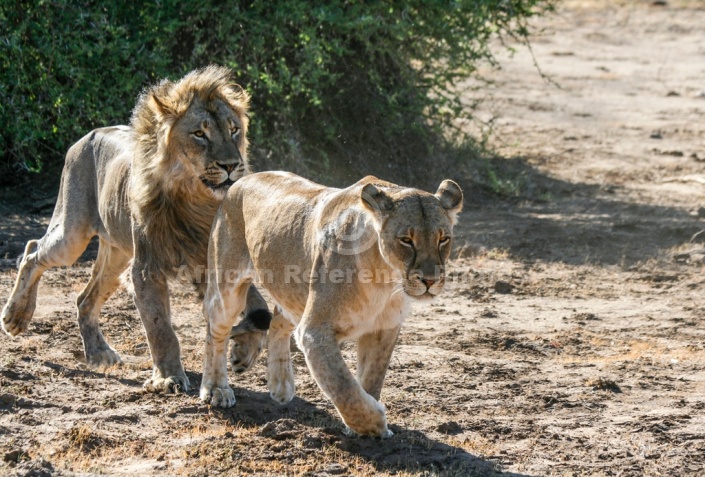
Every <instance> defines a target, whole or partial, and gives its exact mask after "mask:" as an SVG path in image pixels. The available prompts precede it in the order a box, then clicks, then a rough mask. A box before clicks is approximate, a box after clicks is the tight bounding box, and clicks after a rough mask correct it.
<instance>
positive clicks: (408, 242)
mask: <svg viewBox="0 0 705 477" xmlns="http://www.w3.org/2000/svg"><path fill="white" fill-rule="evenodd" d="M399 241H400V242H401V244H402V245H406V246H407V247H410V246H412V245H414V240H413V239H412V238H411V237H399Z"/></svg>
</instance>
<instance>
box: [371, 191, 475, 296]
mask: <svg viewBox="0 0 705 477" xmlns="http://www.w3.org/2000/svg"><path fill="white" fill-rule="evenodd" d="M408 191H409V189H406V190H404V189H402V190H401V191H400V192H397V193H395V191H393V190H391V191H380V190H379V189H377V188H375V189H374V191H372V192H373V193H374V192H376V193H377V196H376V197H375V199H374V200H375V202H374V203H375V204H376V205H377V207H378V210H376V211H375V212H376V214H377V215H378V217H379V218H380V219H381V220H380V221H379V222H378V223H379V224H380V229H379V238H380V242H379V245H380V252H381V253H382V255H383V257H384V259H385V260H386V261H387V263H389V264H390V265H391V266H392V267H393V268H394V270H395V271H396V272H397V273H398V274H399V275H400V286H401V288H402V290H403V291H404V293H406V294H407V295H409V296H410V297H412V298H415V299H419V300H426V299H432V298H434V297H436V296H437V295H438V294H439V293H440V292H441V291H442V290H443V287H444V285H445V278H446V276H445V266H446V261H447V260H448V257H449V256H450V252H451V242H452V238H453V225H454V224H455V216H456V215H457V213H458V212H460V209H461V208H462V200H463V199H462V197H463V196H462V192H461V190H460V187H458V185H457V184H456V183H455V182H453V181H449V180H446V181H443V183H442V184H441V187H440V188H439V189H438V192H437V193H436V194H435V195H432V194H428V193H424V192H421V191H417V190H413V192H411V193H409V192H408ZM367 192H368V193H369V192H371V191H370V190H369V189H368V190H367ZM363 194H364V192H363ZM364 199H365V198H364V196H363V200H364Z"/></svg>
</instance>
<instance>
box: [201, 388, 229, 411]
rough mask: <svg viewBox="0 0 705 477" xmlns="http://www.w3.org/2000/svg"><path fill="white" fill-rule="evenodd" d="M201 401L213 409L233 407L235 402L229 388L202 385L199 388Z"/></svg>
mask: <svg viewBox="0 0 705 477" xmlns="http://www.w3.org/2000/svg"><path fill="white" fill-rule="evenodd" d="M201 400H202V401H203V402H205V403H206V404H210V405H211V406H213V407H222V408H228V407H233V406H234V405H235V403H236V402H237V401H236V399H235V393H234V392H233V390H232V389H231V388H230V386H228V387H226V388H223V387H213V386H209V385H203V386H201Z"/></svg>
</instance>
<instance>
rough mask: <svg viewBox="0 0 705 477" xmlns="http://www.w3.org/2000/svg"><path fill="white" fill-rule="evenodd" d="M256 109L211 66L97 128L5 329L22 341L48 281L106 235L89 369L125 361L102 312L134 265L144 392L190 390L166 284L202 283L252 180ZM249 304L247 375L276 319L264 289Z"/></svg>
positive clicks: (69, 169)
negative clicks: (188, 278) (226, 201)
mask: <svg viewBox="0 0 705 477" xmlns="http://www.w3.org/2000/svg"><path fill="white" fill-rule="evenodd" d="M248 105H249V96H248V94H247V93H246V92H245V91H243V90H242V88H240V87H239V86H238V85H236V84H234V83H233V81H232V78H231V72H230V70H228V69H226V68H222V67H215V66H210V67H207V68H204V69H201V70H196V71H193V72H191V73H189V74H188V75H186V76H185V77H184V78H182V79H181V80H180V81H178V82H176V83H174V82H171V81H168V80H164V81H162V82H160V83H159V84H157V85H155V86H153V87H151V88H149V89H147V90H145V91H144V92H143V93H142V94H141V95H140V97H139V99H138V101H137V105H136V106H135V109H134V111H133V114H132V120H131V125H130V126H129V127H128V126H115V127H107V128H102V129H96V130H94V131H92V132H91V133H89V134H88V135H86V136H85V137H84V138H82V139H81V140H80V141H78V142H77V143H76V144H74V145H73V146H72V147H71V148H70V149H69V151H68V153H67V155H66V162H65V165H64V170H63V173H62V176H61V185H60V188H59V196H58V199H57V202H56V208H55V209H54V214H53V216H52V219H51V222H50V224H49V228H48V230H47V232H46V234H45V235H44V237H43V238H42V239H41V240H38V241H37V240H31V241H29V242H28V243H27V246H26V248H25V253H24V257H23V259H22V262H21V264H20V268H19V273H18V275H17V281H16V282H15V287H14V289H13V290H12V294H11V295H10V298H9V300H8V302H7V304H6V305H5V307H4V308H3V310H2V327H3V329H4V330H5V331H6V332H7V333H9V334H10V335H13V336H14V335H17V334H18V333H21V332H23V331H24V330H25V329H26V328H27V325H28V323H29V321H30V320H31V318H32V315H33V313H34V309H35V303H36V299H37V288H38V285H39V279H40V277H41V275H42V273H43V272H44V271H45V270H46V269H48V268H50V267H57V266H62V265H71V264H72V263H73V262H74V261H75V260H76V259H77V258H78V257H79V256H80V255H81V254H82V253H83V251H84V250H85V248H86V246H87V245H88V242H89V240H90V239H91V238H92V237H93V236H95V235H98V236H99V237H100V246H99V249H98V257H97V258H96V261H95V264H94V266H93V272H92V276H91V279H90V281H89V282H88V285H87V286H86V288H85V289H84V290H83V291H82V292H81V294H80V295H79V296H78V300H77V305H78V324H79V328H80V331H81V337H82V339H83V346H84V351H85V354H86V359H87V361H88V363H89V364H92V365H111V364H114V363H117V362H119V361H120V357H119V356H118V354H117V353H116V352H115V350H113V349H112V348H111V347H110V345H108V343H107V342H106V340H105V338H104V337H103V334H102V332H101V330H100V325H99V313H100V309H101V308H102V306H103V304H104V303H105V301H106V300H107V299H108V298H109V297H110V295H111V294H112V293H113V292H114V291H115V289H116V288H117V287H118V285H119V281H120V280H119V276H120V274H121V273H122V272H123V271H124V270H125V269H126V268H127V267H128V265H130V260H132V263H131V278H132V284H133V287H134V296H135V303H136V305H137V309H138V311H139V314H140V317H141V318H142V322H143V324H144V328H145V331H146V333H147V339H148V341H149V349H150V352H151V355H152V360H153V362H154V371H153V374H152V377H151V378H150V379H148V380H147V382H146V383H145V385H144V387H145V389H147V390H149V391H172V390H176V389H181V390H184V391H185V390H188V385H189V381H188V378H187V377H186V374H185V373H184V369H183V366H182V364H181V352H180V348H179V342H178V339H177V337H176V334H175V333H174V330H173V329H172V326H171V318H170V311H169V290H168V286H167V280H168V279H170V278H173V277H174V276H175V275H177V272H178V271H183V270H186V271H188V272H189V273H192V274H194V273H195V274H196V281H198V279H200V278H201V276H202V275H203V270H204V267H205V264H206V255H207V247H208V245H207V244H208V236H209V233H210V228H211V223H212V221H213V217H214V215H215V211H216V210H217V208H218V206H219V205H220V203H221V201H222V200H223V197H225V193H226V191H227V189H228V187H230V185H231V184H233V183H234V182H235V181H237V180H238V179H239V178H240V177H242V176H243V175H245V174H246V173H248V163H247V156H246V153H247V145H248V142H247V125H248V118H247V109H248ZM247 298H248V299H247V303H248V306H247V313H248V314H247V316H248V318H246V319H245V320H244V321H243V325H242V327H241V328H240V330H239V335H240V336H241V337H242V341H243V343H244V344H245V346H240V347H238V349H237V350H236V351H237V352H236V356H234V360H235V361H238V360H239V361H240V363H234V364H242V367H248V366H249V365H250V364H251V362H252V361H253V360H254V357H256V353H258V352H259V349H258V348H259V345H258V344H259V343H261V342H262V340H263V339H264V337H265V332H264V331H260V330H258V329H257V328H266V326H267V324H268V323H269V318H270V317H271V315H270V314H269V311H268V310H267V305H266V303H265V302H264V300H263V299H262V297H261V296H260V295H259V293H257V290H256V289H254V287H253V288H252V289H251V291H250V292H249V293H248V297H247ZM243 331H244V334H243ZM233 334H235V335H237V334H238V329H237V328H236V329H234V330H233ZM253 343H254V344H255V345H254V346H252V344H253ZM237 353H240V354H239V355H238V354H237Z"/></svg>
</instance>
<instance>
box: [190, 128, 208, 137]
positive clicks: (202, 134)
mask: <svg viewBox="0 0 705 477" xmlns="http://www.w3.org/2000/svg"><path fill="white" fill-rule="evenodd" d="M193 135H194V136H196V137H206V133H204V132H203V131H201V130H200V129H199V130H198V131H194V133H193Z"/></svg>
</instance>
